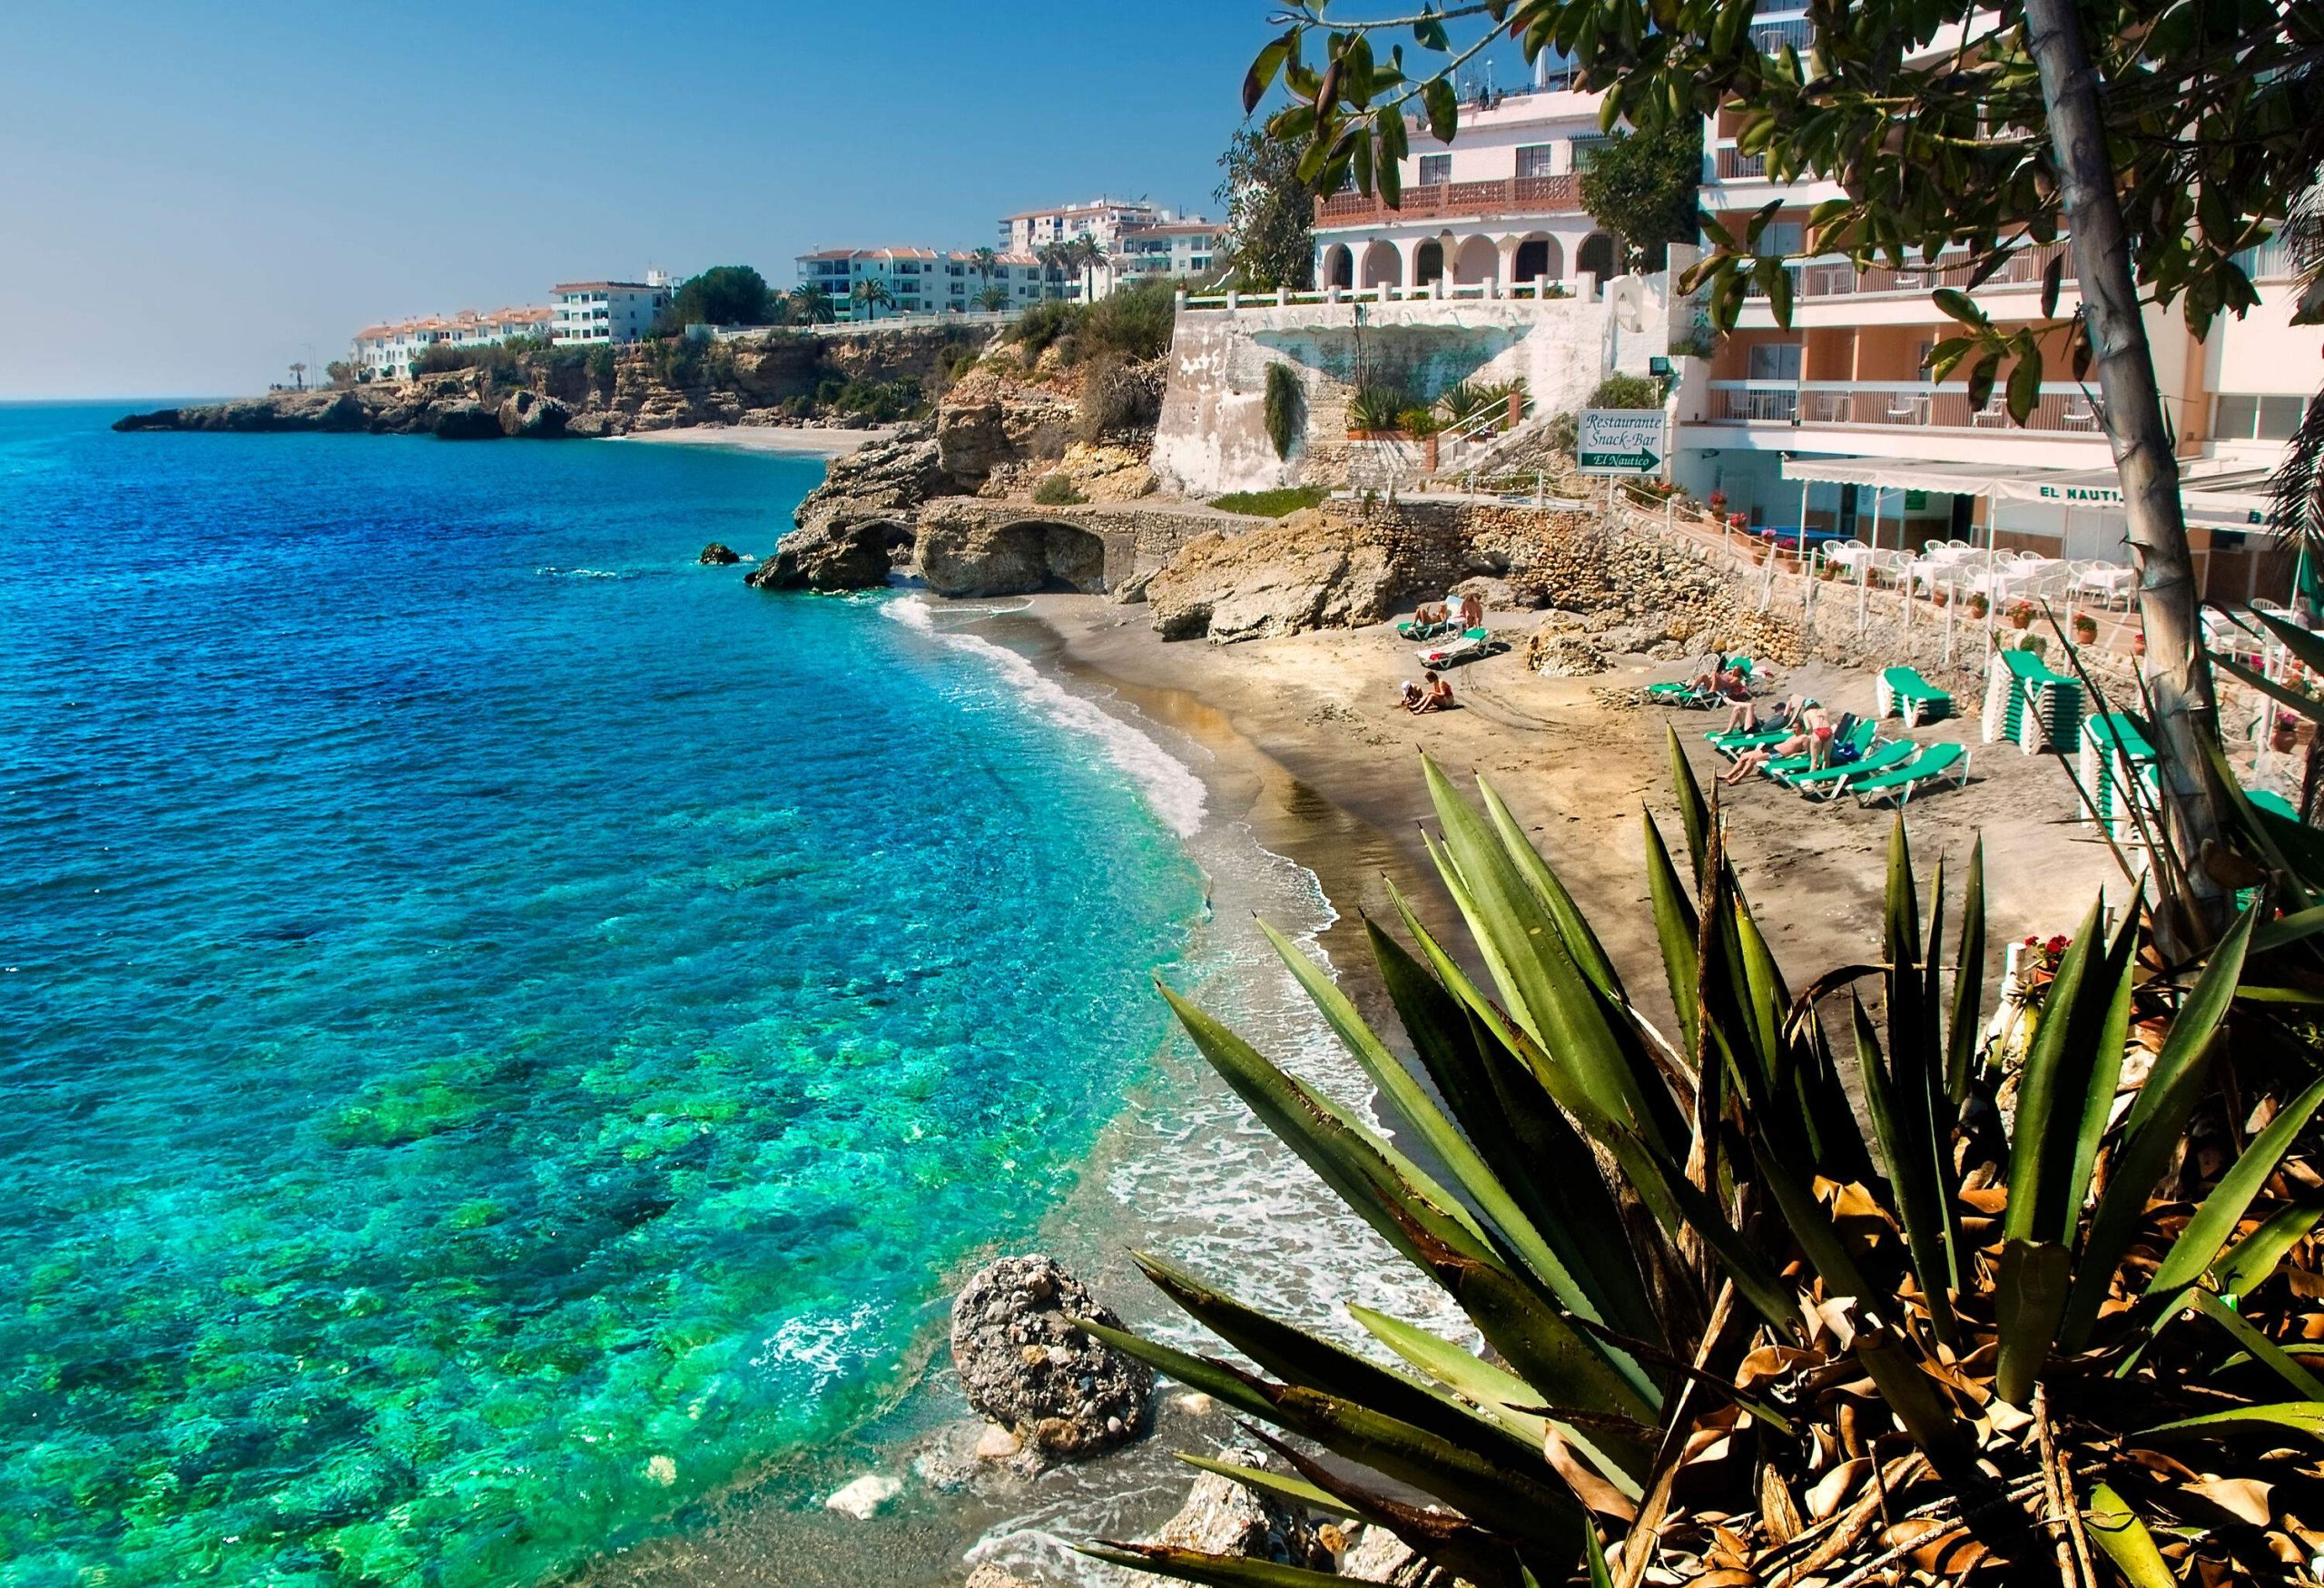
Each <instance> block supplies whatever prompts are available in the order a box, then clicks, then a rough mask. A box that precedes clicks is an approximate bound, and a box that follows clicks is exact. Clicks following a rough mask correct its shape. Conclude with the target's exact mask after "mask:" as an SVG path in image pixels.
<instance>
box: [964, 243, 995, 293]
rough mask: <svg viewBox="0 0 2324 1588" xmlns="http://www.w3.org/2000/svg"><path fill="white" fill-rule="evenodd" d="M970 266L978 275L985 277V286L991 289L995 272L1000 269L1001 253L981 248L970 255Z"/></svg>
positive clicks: (993, 249) (992, 249)
mask: <svg viewBox="0 0 2324 1588" xmlns="http://www.w3.org/2000/svg"><path fill="white" fill-rule="evenodd" d="M969 266H970V269H972V270H974V271H976V273H977V274H978V275H980V276H981V277H983V278H984V284H985V285H986V286H988V287H990V286H991V285H992V276H993V272H994V271H998V270H999V269H1000V250H999V249H997V248H980V249H978V250H977V251H976V252H973V253H971V254H970V255H969Z"/></svg>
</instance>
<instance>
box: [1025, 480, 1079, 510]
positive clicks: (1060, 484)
mask: <svg viewBox="0 0 2324 1588" xmlns="http://www.w3.org/2000/svg"><path fill="white" fill-rule="evenodd" d="M1033 499H1034V500H1035V501H1037V502H1039V504H1040V505H1041V506H1042V507H1045V508H1076V507H1079V506H1080V505H1081V504H1082V503H1083V502H1086V501H1088V499H1089V498H1087V497H1085V496H1083V495H1082V494H1081V488H1080V487H1079V486H1078V485H1076V484H1074V483H1073V480H1072V478H1070V477H1069V476H1067V475H1063V474H1045V475H1043V476H1041V483H1040V484H1039V485H1037V486H1035V487H1034V488H1033Z"/></svg>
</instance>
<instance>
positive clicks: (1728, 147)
mask: <svg viewBox="0 0 2324 1588" xmlns="http://www.w3.org/2000/svg"><path fill="white" fill-rule="evenodd" d="M1714 167H1715V169H1716V170H1717V171H1718V180H1719V181H1721V182H1752V181H1756V180H1758V178H1760V177H1763V176H1765V175H1767V174H1768V157H1767V156H1766V155H1764V154H1746V153H1743V151H1742V150H1740V149H1738V148H1737V147H1735V145H1734V144H1732V143H1722V144H1720V145H1719V146H1718V151H1717V154H1716V159H1715V161H1714Z"/></svg>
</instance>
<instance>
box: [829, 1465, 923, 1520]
mask: <svg viewBox="0 0 2324 1588" xmlns="http://www.w3.org/2000/svg"><path fill="white" fill-rule="evenodd" d="M902 1492H903V1484H900V1483H898V1482H897V1481H896V1480H895V1479H893V1478H891V1477H883V1476H881V1475H880V1474H878V1473H865V1474H864V1475H862V1477H860V1478H857V1479H856V1480H855V1481H854V1482H853V1483H851V1484H845V1485H843V1486H842V1487H841V1488H840V1489H839V1491H838V1492H837V1493H835V1494H832V1496H831V1497H830V1498H829V1499H827V1500H825V1501H824V1502H823V1509H824V1510H826V1511H837V1512H840V1513H842V1514H845V1515H849V1516H852V1517H854V1518H855V1519H856V1520H857V1521H858V1522H868V1521H870V1520H871V1519H872V1516H874V1515H875V1514H878V1512H879V1509H880V1507H881V1506H882V1505H884V1504H887V1503H888V1502H889V1501H891V1500H892V1499H894V1498H895V1497H896V1496H897V1495H898V1494H901V1493H902Z"/></svg>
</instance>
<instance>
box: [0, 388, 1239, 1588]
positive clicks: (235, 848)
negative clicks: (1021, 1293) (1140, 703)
mask: <svg viewBox="0 0 2324 1588" xmlns="http://www.w3.org/2000/svg"><path fill="white" fill-rule="evenodd" d="M113 411H114V410H110V409H104V410H100V409H10V408H0V1583H6V1584H8V1585H9V1588H18V1585H31V1584H39V1585H41V1588H47V1585H49V1584H64V1583H95V1582H103V1583H106V1584H108V1585H109V1588H129V1585H133V1584H146V1583H154V1584H159V1583H182V1582H187V1581H201V1580H209V1581H217V1582H222V1583H237V1584H241V1583H273V1584H294V1583H316V1584H320V1583H332V1584H349V1583H379V1584H406V1583H415V1584H416V1583H426V1584H431V1585H441V1588H465V1585H468V1584H485V1583H491V1584H508V1583H523V1582H526V1581H528V1580H533V1579H537V1578H538V1577H540V1576H542V1575H544V1574H546V1573H550V1572H553V1571H555V1570H556V1569H558V1568H559V1567H561V1566H563V1565H566V1564H568V1563H571V1562H573V1561H575V1560H576V1559H577V1558H580V1557H582V1556H585V1555H587V1554H590V1553H596V1552H597V1551H600V1550H602V1549H604V1548H606V1547H608V1546H609V1545H612V1544H618V1543H620V1542H623V1541H624V1540H625V1539H629V1538H632V1537H635V1536H637V1535H638V1534H640V1533H641V1532H645V1531H650V1529H651V1527H652V1524H653V1523H654V1521H655V1518H657V1517H659V1516H662V1515H665V1514H668V1513H670V1512H671V1511H672V1510H673V1509H674V1508H675V1507H677V1506H678V1505H680V1504H683V1503H684V1502H685V1501H686V1500H687V1499H689V1498H690V1497H693V1496H695V1495H698V1494H703V1493H704V1492H705V1491H708V1490H710V1489H713V1488H714V1487H716V1486H718V1485H720V1484H723V1483H725V1482H727V1481H729V1480H730V1479H732V1478H733V1477H734V1476H735V1475H737V1474H739V1473H743V1472H744V1471H747V1470H748V1469H750V1468H751V1467H753V1465H757V1464H759V1463H762V1462H763V1461H765V1460H766V1459H769V1458H771V1457H773V1456H775V1455H780V1454H782V1453H783V1452H784V1451H786V1450H792V1449H796V1448H799V1447H802V1446H806V1445H812V1444H814V1443H815V1442H816V1441H818V1440H822V1439H828V1438H831V1437H832V1436H833V1435H835V1434H836V1433H837V1432H838V1431H840V1430H842V1429H844V1428H846V1427H847V1426H849V1425H852V1424H853V1423H856V1422H858V1421H860V1420H861V1419H862V1417H864V1416H865V1415H868V1414H869V1413H870V1412H872V1410H874V1409H876V1408H877V1407H878V1406H881V1405H882V1404H885V1403H886V1402H887V1401H888V1400H890V1399H891V1398H892V1396H893V1395H894V1394H895V1393H896V1390H897V1388H898V1385H899V1382H900V1379H901V1376H904V1375H906V1374H907V1373H909V1371H910V1370H911V1364H912V1362H913V1361H914V1360H915V1356H914V1348H915V1346H916V1345H924V1344H925V1342H926V1341H927V1340H928V1339H929V1338H930V1337H931V1330H932V1329H934V1328H935V1327H938V1326H939V1324H940V1318H941V1313H942V1307H943V1301H944V1297H943V1290H942V1281H943V1278H944V1277H945V1275H946V1273H947V1271H948V1269H950V1268H952V1267H956V1266H957V1265H958V1264H960V1262H962V1261H965V1260H966V1259H967V1258H969V1257H970V1256H972V1255H973V1254H974V1252H975V1251H976V1250H977V1249H978V1248H980V1247H982V1246H984V1245H986V1244H988V1243H993V1242H1006V1241H1007V1240H1009V1238H1011V1237H1012V1236H1013V1235H1021V1234H1023V1233H1024V1232H1026V1231H1027V1230H1029V1228H1031V1227H1032V1226H1033V1224H1034V1223H1035V1222H1036V1221H1037V1220H1038V1219H1039V1217H1040V1215H1041V1214H1042V1212H1043V1211H1044V1210H1045V1209H1046V1208H1050V1207H1052V1206H1054V1205H1055V1203H1056V1201H1057V1199H1058V1198H1059V1196H1060V1195H1062V1194H1063V1192H1064V1191H1065V1190H1066V1189H1068V1187H1069V1185H1070V1184H1071V1181H1072V1177H1073V1176H1074V1174H1075V1171H1076V1166H1077V1163H1078V1160H1079V1159H1080V1157H1081V1155H1082V1154H1083V1153H1085V1152H1086V1151H1087V1149H1088V1145H1089V1143H1090V1142H1091V1140H1092V1139H1094V1138H1095V1136H1096V1134H1097V1132H1098V1129H1099V1128H1100V1127H1101V1126H1102V1125H1103V1124H1104V1122H1105V1121H1106V1119H1108V1116H1109V1114H1110V1113H1111V1112H1112V1111H1113V1110H1115V1108H1116V1107H1117V1106H1118V1101H1119V1099H1120V1097H1121V1095H1122V1093H1123V1090H1124V1088H1125V1087H1126V1086H1128V1085H1129V1084H1130V1083H1131V1082H1132V1081H1133V1080H1135V1078H1136V1077H1137V1073H1138V1072H1139V1071H1140V1070H1141V1068H1142V1066H1143V1064H1144V1062H1145V1060H1146V1056H1147V1055H1150V1054H1151V1053H1152V1051H1153V1050H1154V1049H1155V1046H1156V1044H1157V1041H1159V1040H1160V1038H1161V1035H1162V1031H1163V1026H1162V1019H1161V1013H1160V1011H1159V1010H1158V1008H1157V1001H1156V1000H1155V999H1154V998H1153V996H1152V994H1151V991H1150V988H1149V980H1148V979H1149V975H1150V973H1151V972H1152V971H1153V970H1154V969H1156V968H1157V967H1158V966H1163V965H1167V964H1168V963H1170V962H1173V961H1174V960H1176V959H1177V958H1178V957H1179V956H1181V955H1182V954H1183V953H1184V952H1185V948H1186V943H1187V933H1188V932H1189V930H1190V928H1191V925H1192V923H1193V922H1195V921H1196V918H1197V916H1198V915H1199V912H1200V910H1201V902H1202V901H1201V884H1200V880H1199V877H1198V875H1197V873H1196V871H1195V869H1194V868H1193V866H1192V864H1191V863H1190V862H1189V861H1188V859H1187V854H1186V853H1185V851H1184V849H1183V848H1182V847H1181V845H1180V843H1179V842H1178V840H1177V835H1176V834H1174V833H1173V832H1172V831H1171V828H1170V826H1169V825H1168V824H1167V823H1166V821H1165V820H1164V819H1163V818H1164V817H1165V816H1172V815H1174V813H1173V812H1171V811H1170V810H1168V809H1167V808H1161V807H1160V806H1158V805H1157V796H1156V794H1154V792H1153V788H1152V787H1151V786H1142V785H1141V784H1139V782H1138V781H1137V778H1136V777H1135V776H1133V773H1135V772H1136V771H1137V767H1136V766H1135V765H1134V764H1129V762H1128V758H1127V757H1124V756H1121V755H1113V754H1108V753H1107V750H1106V748H1105V746H1104V745H1103V744H1102V742H1101V741H1100V740H1098V739H1097V738H1094V737H1092V736H1091V735H1089V734H1088V733H1087V732H1085V731H1084V729H1085V728H1086V727H1087V726H1088V725H1087V724H1081V725H1077V724H1075V723H1073V722H1071V721H1068V720H1060V717H1061V716H1062V715H1064V714H1059V713H1054V712H1049V711H1045V710H1043V709H1040V707H1041V705H1042V702H1041V701H1040V699H1039V697H1038V695H1037V694H1036V693H1035V692H1033V691H1031V690H1029V687H1028V685H1027V682H1026V679H1025V678H1024V677H1023V676H1019V674H1017V673H1016V672H1015V671H1013V670H1012V669H1010V668H1009V667H1007V666H1001V665H1000V663H999V662H998V661H996V660H990V659H985V658H980V657H979V656H976V655H975V654H973V653H970V652H967V651H964V650H962V649H960V648H959V647H957V646H945V645H943V644H940V642H939V640H938V639H937V638H936V637H935V636H931V635H929V634H927V633H924V632H922V631H921V630H920V629H916V628H915V627H914V626H911V625H910V624H906V623H898V622H886V621H881V614H880V613H878V612H875V611H873V610H871V609H870V608H871V607H872V606H874V605H876V603H875V602H873V601H869V600H852V601H849V600H828V599H817V598H812V597H771V596H763V595H761V594H759V593H757V592H753V591H750V590H747V589H745V588H743V585H742V583H741V580H740V577H739V575H738V572H737V570H734V569H731V568H730V569H709V568H700V567H694V566H693V558H694V553H695V552H696V551H697V550H698V549H699V548H700V547H701V546H702V544H703V543H704V541H706V540H709V539H711V538H722V539H724V540H727V541H729V542H731V543H734V544H735V545H737V546H739V547H743V548H744V549H746V550H752V551H764V550H767V549H770V548H771V547H772V545H773V540H774V538H776V536H777V535H778V534H779V533H780V532H781V530H782V528H784V527H785V526H786V525H787V523H788V516H789V509H790V508H791V507H792V506H793V504H794V503H795V502H796V500H797V499H798V498H799V497H800V495H801V494H803V492H804V491H805V490H806V489H807V488H809V487H811V486H812V483H813V482H814V480H815V478H817V477H818V475H819V473H820V465H817V464H814V463H811V462H803V461H799V460H790V459H768V458H761V457H748V456H741V455H734V454H727V453H721V452H717V451H706V450H701V449H691V448H650V447H636V446H618V445H610V444H580V443H576V444H569V445H563V446H547V445H541V446H533V445H525V444H518V443H504V444H497V445H488V446H470V447H461V446H455V445H448V444H443V443H438V442H433V441H428V440H418V439H371V438H339V437H295V436H280V437H241V436H184V437H181V436H167V435H149V436H115V435H113V434H111V433H109V432H107V431H106V430H105V429H103V425H104V423H105V422H106V421H107V420H109V419H111V418H112V417H113ZM1126 767H1127V769H1126ZM1156 786H1158V785H1156ZM1175 815H1176V817H1177V819H1179V820H1181V821H1183V816H1184V813H1183V812H1178V813H1175Z"/></svg>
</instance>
